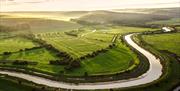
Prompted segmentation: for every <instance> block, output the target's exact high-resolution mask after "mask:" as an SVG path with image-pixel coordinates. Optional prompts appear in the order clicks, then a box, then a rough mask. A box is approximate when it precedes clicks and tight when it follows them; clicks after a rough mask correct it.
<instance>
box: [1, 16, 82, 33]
mask: <svg viewBox="0 0 180 91" xmlns="http://www.w3.org/2000/svg"><path fill="white" fill-rule="evenodd" d="M18 24H28V25H29V26H30V30H31V31H32V32H34V33H37V32H38V33H39V32H53V31H62V30H71V29H76V28H79V27H80V26H81V25H79V24H76V23H72V22H68V21H61V20H48V19H40V18H1V19H0V25H4V26H17V25H18Z"/></svg>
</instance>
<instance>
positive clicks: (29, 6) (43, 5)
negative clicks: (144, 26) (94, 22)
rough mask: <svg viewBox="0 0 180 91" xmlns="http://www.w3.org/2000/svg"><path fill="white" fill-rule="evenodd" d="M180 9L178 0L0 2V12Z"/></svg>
mask: <svg viewBox="0 0 180 91" xmlns="http://www.w3.org/2000/svg"><path fill="white" fill-rule="evenodd" d="M165 7H180V0H0V11H81V10H85V11H90V10H109V9H124V8H165Z"/></svg>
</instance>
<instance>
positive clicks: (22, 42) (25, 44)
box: [0, 37, 38, 54]
mask: <svg viewBox="0 0 180 91" xmlns="http://www.w3.org/2000/svg"><path fill="white" fill-rule="evenodd" d="M35 46H38V44H36V43H33V42H32V41H31V40H28V39H25V38H21V37H14V38H6V39H0V54H2V53H3V52H15V51H19V50H20V49H25V48H32V47H35Z"/></svg>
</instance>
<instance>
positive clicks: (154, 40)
mask: <svg viewBox="0 0 180 91" xmlns="http://www.w3.org/2000/svg"><path fill="white" fill-rule="evenodd" d="M143 38H144V40H145V41H147V42H148V43H149V44H150V45H152V46H153V47H154V48H156V49H158V50H169V51H170V52H173V53H176V54H178V55H180V51H179V50H180V47H179V45H180V40H179V39H180V33H176V34H161V35H148V36H143Z"/></svg>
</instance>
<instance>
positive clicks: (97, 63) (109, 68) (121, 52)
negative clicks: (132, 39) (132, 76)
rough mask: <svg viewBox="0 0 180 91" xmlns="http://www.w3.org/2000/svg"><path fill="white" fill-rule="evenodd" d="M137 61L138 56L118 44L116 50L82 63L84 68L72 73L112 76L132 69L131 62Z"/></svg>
mask: <svg viewBox="0 0 180 91" xmlns="http://www.w3.org/2000/svg"><path fill="white" fill-rule="evenodd" d="M135 60H136V61H137V60H138V59H137V58H136V55H135V54H133V53H132V52H130V50H129V49H128V48H127V47H125V46H124V45H122V44H118V46H117V47H116V48H113V49H112V50H109V51H108V52H107V53H102V54H100V55H99V56H97V57H95V58H91V59H87V60H83V61H82V62H81V64H82V66H81V68H79V69H75V70H74V71H73V72H72V73H73V74H74V75H80V74H83V73H84V72H88V74H96V75H97V74H112V73H116V72H120V71H123V70H125V69H128V68H129V67H130V62H131V61H135Z"/></svg>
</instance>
